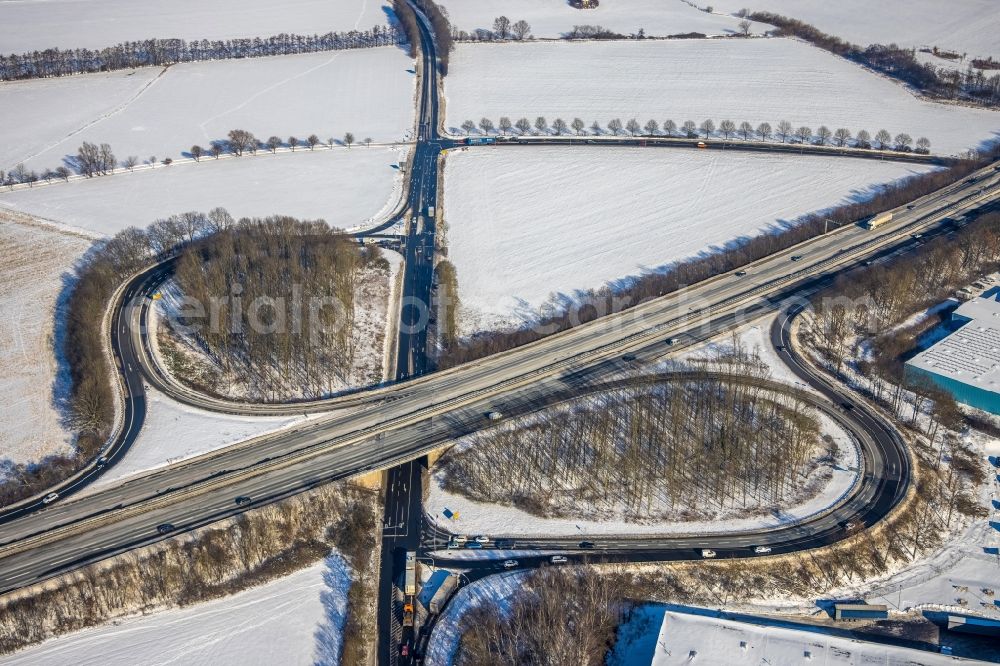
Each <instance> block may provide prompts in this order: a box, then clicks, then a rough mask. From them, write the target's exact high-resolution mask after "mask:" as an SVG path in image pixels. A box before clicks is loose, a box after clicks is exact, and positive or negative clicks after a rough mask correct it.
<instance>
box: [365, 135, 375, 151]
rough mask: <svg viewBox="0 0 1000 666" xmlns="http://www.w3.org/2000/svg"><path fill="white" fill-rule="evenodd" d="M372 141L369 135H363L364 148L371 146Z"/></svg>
mask: <svg viewBox="0 0 1000 666" xmlns="http://www.w3.org/2000/svg"><path fill="white" fill-rule="evenodd" d="M372 141H373V139H372V138H371V137H370V136H366V137H365V148H371V147H372Z"/></svg>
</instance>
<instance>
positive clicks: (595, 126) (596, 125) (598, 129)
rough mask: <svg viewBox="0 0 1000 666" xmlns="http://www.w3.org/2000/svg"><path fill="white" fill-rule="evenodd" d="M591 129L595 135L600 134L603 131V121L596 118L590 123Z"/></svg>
mask: <svg viewBox="0 0 1000 666" xmlns="http://www.w3.org/2000/svg"><path fill="white" fill-rule="evenodd" d="M590 131H591V132H593V133H594V135H595V136H596V135H599V134H600V133H601V123H599V122H597V121H596V120H595V121H594V122H592V123H591V124H590Z"/></svg>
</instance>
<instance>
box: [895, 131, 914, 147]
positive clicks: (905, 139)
mask: <svg viewBox="0 0 1000 666" xmlns="http://www.w3.org/2000/svg"><path fill="white" fill-rule="evenodd" d="M895 142H896V150H901V151H909V150H910V144H911V143H913V137H911V136H910V135H909V134H907V133H905V132H901V133H899V134H897V135H896V139H895Z"/></svg>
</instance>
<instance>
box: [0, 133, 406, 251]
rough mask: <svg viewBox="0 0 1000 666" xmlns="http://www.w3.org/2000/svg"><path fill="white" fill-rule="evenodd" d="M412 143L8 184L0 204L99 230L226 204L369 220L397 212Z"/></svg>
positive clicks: (261, 211)
mask: <svg viewBox="0 0 1000 666" xmlns="http://www.w3.org/2000/svg"><path fill="white" fill-rule="evenodd" d="M405 159H406V150H405V149H404V148H385V147H372V148H365V147H354V148H351V149H350V150H348V149H346V148H342V147H337V148H334V149H333V150H329V149H323V148H317V149H316V150H315V151H310V150H308V149H305V150H297V151H296V152H295V153H294V154H293V153H290V152H285V153H278V154H276V155H271V154H269V153H258V154H257V155H256V156H244V157H239V158H236V157H233V158H227V159H220V160H218V161H216V160H212V159H208V160H205V159H202V161H201V162H198V163H196V162H185V163H178V164H172V165H170V166H169V167H160V168H157V169H140V170H136V171H135V172H134V173H128V172H123V173H117V174H115V175H113V176H106V177H103V178H91V179H80V180H71V181H70V182H68V183H62V182H53V183H52V184H50V185H36V186H35V187H34V188H30V189H17V190H13V191H8V190H6V189H5V188H4V189H0V207H4V206H6V207H8V208H12V209H17V210H21V211H25V212H29V213H31V214H34V215H37V216H39V217H43V218H47V219H50V220H54V221H57V222H59V223H61V224H65V225H68V226H70V227H74V228H76V229H82V230H85V231H87V232H89V233H91V234H94V235H110V234H114V233H115V232H117V231H119V230H121V229H123V228H125V227H128V226H138V227H145V226H147V225H149V224H150V223H151V222H153V221H154V220H156V219H158V218H161V217H166V216H169V215H172V214H175V213H183V212H185V211H190V210H197V211H202V212H207V211H208V210H211V209H212V208H215V207H216V206H223V207H225V208H227V209H228V210H229V212H230V213H232V215H233V216H234V217H237V218H239V217H242V216H254V217H260V216H266V215H275V214H282V215H291V216H293V217H298V218H308V219H316V218H322V219H325V220H326V221H327V222H329V223H330V224H332V225H334V226H338V227H345V228H346V227H355V226H360V225H365V224H366V223H367V222H369V221H371V220H375V219H378V218H380V217H381V216H382V215H384V214H387V213H388V212H389V211H391V210H392V209H393V208H394V207H395V205H396V203H397V201H398V199H399V195H400V192H401V191H402V186H403V177H402V173H401V172H400V171H399V169H397V168H395V165H397V164H398V163H399V162H402V161H405Z"/></svg>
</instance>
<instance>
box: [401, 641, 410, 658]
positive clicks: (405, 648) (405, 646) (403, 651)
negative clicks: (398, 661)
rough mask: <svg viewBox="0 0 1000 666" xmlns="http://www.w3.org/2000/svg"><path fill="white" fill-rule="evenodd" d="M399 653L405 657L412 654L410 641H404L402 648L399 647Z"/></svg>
mask: <svg viewBox="0 0 1000 666" xmlns="http://www.w3.org/2000/svg"><path fill="white" fill-rule="evenodd" d="M399 654H401V655H403V656H404V657H409V656H410V644H409V643H403V644H402V645H401V646H400V648H399Z"/></svg>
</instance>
